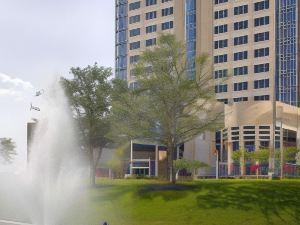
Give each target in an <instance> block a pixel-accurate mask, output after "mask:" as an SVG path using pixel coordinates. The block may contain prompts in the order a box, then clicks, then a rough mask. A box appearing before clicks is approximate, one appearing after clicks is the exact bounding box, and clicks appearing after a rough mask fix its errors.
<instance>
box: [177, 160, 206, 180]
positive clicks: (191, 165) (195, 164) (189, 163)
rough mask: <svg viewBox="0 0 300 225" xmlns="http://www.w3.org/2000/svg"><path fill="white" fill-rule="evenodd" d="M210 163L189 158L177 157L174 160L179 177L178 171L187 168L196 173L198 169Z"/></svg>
mask: <svg viewBox="0 0 300 225" xmlns="http://www.w3.org/2000/svg"><path fill="white" fill-rule="evenodd" d="M207 166H208V165H207V164H206V163H204V162H201V161H198V160H188V159H177V160H175V161H174V167H175V169H176V170H177V171H176V177H178V173H179V171H180V170H183V169H186V170H188V171H190V172H192V173H193V174H194V175H195V174H197V170H198V169H200V168H203V167H207Z"/></svg>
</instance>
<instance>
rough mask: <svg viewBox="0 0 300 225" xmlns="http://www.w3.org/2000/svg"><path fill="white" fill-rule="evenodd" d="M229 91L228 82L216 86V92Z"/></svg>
mask: <svg viewBox="0 0 300 225" xmlns="http://www.w3.org/2000/svg"><path fill="white" fill-rule="evenodd" d="M222 92H227V84H219V85H216V86H215V93H222Z"/></svg>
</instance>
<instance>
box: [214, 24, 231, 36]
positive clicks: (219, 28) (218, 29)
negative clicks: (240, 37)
mask: <svg viewBox="0 0 300 225" xmlns="http://www.w3.org/2000/svg"><path fill="white" fill-rule="evenodd" d="M227 31H228V25H227V24H223V25H220V26H215V34H221V33H226V32H227Z"/></svg>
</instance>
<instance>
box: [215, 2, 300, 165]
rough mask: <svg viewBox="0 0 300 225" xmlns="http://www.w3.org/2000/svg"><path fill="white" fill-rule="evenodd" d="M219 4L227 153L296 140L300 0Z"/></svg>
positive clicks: (222, 141)
mask: <svg viewBox="0 0 300 225" xmlns="http://www.w3.org/2000/svg"><path fill="white" fill-rule="evenodd" d="M213 4H214V6H213V15H212V16H213V20H214V38H213V42H214V43H213V44H214V51H213V60H214V77H215V79H216V86H215V92H216V96H217V98H218V99H219V101H222V102H224V103H225V104H227V105H226V106H225V109H226V110H225V129H224V130H223V132H222V134H218V136H219V137H220V138H219V143H218V144H219V145H220V146H221V148H222V153H223V159H224V160H228V161H229V162H230V161H231V153H232V151H235V150H237V149H241V148H244V149H247V150H249V151H254V150H257V149H259V148H273V147H274V145H275V147H277V148H279V147H280V146H281V147H282V146H290V145H296V140H297V139H299V137H298V138H297V136H298V135H297V133H298V132H297V131H298V107H296V106H298V105H299V100H298V99H299V90H298V89H299V79H298V68H297V66H298V62H297V61H298V55H297V52H298V33H297V32H298V30H299V29H298V1H296V0H288V1H285V0H276V1H269V0H241V1H232V0H215V1H214V2H213ZM224 79H225V81H224ZM275 100H277V101H278V102H277V103H276V104H275V102H274V101H275ZM275 105H276V106H275ZM275 109H276V110H275ZM274 112H275V113H274ZM274 124H277V125H275V126H274ZM274 133H275V135H273V134H274ZM274 138H275V140H274Z"/></svg>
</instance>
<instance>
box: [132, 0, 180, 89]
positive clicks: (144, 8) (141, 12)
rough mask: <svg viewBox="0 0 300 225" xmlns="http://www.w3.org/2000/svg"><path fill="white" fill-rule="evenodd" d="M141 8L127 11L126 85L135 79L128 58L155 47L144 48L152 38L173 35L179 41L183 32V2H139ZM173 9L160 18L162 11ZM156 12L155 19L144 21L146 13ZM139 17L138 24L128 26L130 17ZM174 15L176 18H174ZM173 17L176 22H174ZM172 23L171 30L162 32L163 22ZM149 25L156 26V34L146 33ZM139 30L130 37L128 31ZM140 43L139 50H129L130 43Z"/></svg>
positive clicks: (142, 0)
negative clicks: (171, 12) (165, 34)
mask: <svg viewBox="0 0 300 225" xmlns="http://www.w3.org/2000/svg"><path fill="white" fill-rule="evenodd" d="M133 2H137V1H136V0H129V1H128V5H130V3H133ZM140 3H141V7H140V8H139V9H136V10H129V7H128V33H127V35H128V62H127V68H128V69H127V70H128V71H127V81H128V83H132V82H134V81H135V77H134V75H133V74H132V72H131V70H132V69H133V68H134V63H130V57H131V56H135V55H140V54H141V53H142V52H143V51H144V50H145V49H146V48H153V47H155V45H153V46H150V47H146V44H145V42H146V40H148V39H152V38H158V36H159V34H160V33H172V34H175V31H176V35H177V36H178V37H179V38H180V39H181V38H183V36H182V33H183V31H184V27H183V24H182V23H181V21H182V17H184V16H183V13H184V11H183V1H181V0H173V1H167V2H164V3H162V1H161V0H157V4H155V5H151V6H146V1H145V0H141V1H140ZM169 7H173V14H172V15H168V16H162V9H165V8H169ZM152 11H156V18H154V19H150V20H146V13H148V12H152ZM135 15H140V16H141V20H140V22H137V23H133V24H130V23H129V18H130V17H131V16H135ZM175 15H176V16H175ZM175 17H176V18H177V20H175ZM169 21H173V28H172V29H167V30H162V29H161V24H162V23H164V22H169ZM150 25H157V30H156V32H152V33H148V34H147V33H146V27H147V26H150ZM136 28H140V29H141V33H140V35H137V36H134V37H130V30H132V29H136ZM137 41H140V44H141V46H140V48H138V49H135V50H130V43H133V42H137Z"/></svg>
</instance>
